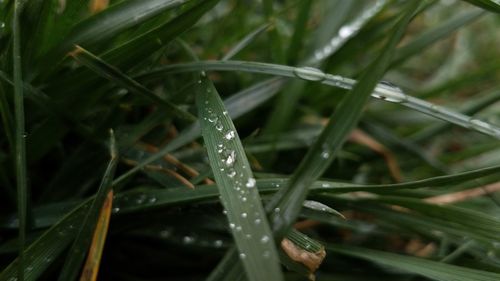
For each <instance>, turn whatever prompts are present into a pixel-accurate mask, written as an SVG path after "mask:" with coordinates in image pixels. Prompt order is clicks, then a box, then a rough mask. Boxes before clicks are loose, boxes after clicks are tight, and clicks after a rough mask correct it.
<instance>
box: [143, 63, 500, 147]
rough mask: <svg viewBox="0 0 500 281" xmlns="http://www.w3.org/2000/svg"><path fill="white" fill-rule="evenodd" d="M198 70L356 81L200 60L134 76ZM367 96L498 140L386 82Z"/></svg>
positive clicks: (490, 130) (491, 131)
mask: <svg viewBox="0 0 500 281" xmlns="http://www.w3.org/2000/svg"><path fill="white" fill-rule="evenodd" d="M200 70H204V71H209V70H219V71H244V72H251V73H262V74H269V75H277V76H284V77H292V78H297V79H303V80H307V81H313V82H319V83H322V84H325V85H329V86H333V87H338V88H343V89H349V90H350V89H352V88H353V87H354V86H355V85H356V83H357V81H356V80H353V79H350V78H346V77H342V76H338V75H331V74H326V73H324V72H322V71H321V70H319V69H316V68H311V67H292V66H285V65H277V64H269V63H259V62H246V61H202V62H193V63H185V64H177V65H169V66H166V67H162V68H158V69H156V70H154V71H152V72H148V73H145V74H142V75H141V76H140V77H138V79H139V80H141V79H145V80H149V79H152V80H154V79H159V78H160V77H162V75H165V74H167V73H182V72H190V71H200ZM371 96H372V97H374V98H377V99H380V100H383V101H387V102H392V103H397V104H401V105H403V106H406V107H408V108H411V109H414V110H416V111H419V112H422V113H424V114H427V115H429V116H432V117H434V118H438V119H441V120H444V121H447V122H450V123H453V124H455V125H458V126H461V127H464V128H467V129H470V130H474V131H477V132H480V133H483V134H486V135H489V136H492V137H494V138H499V139H500V128H499V127H498V126H495V125H492V124H489V123H487V122H485V121H482V120H479V119H476V118H473V117H470V116H467V115H464V114H461V113H458V112H456V111H453V110H450V109H448V108H446V107H443V106H438V105H435V104H433V103H430V102H427V101H424V100H421V99H418V98H415V97H412V96H409V95H406V94H405V93H404V92H403V91H402V90H401V89H400V88H398V87H396V86H392V85H388V84H387V83H379V84H378V85H377V87H376V88H375V89H374V91H373V93H372V94H371Z"/></svg>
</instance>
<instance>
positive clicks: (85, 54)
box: [71, 46, 196, 121]
mask: <svg viewBox="0 0 500 281" xmlns="http://www.w3.org/2000/svg"><path fill="white" fill-rule="evenodd" d="M71 56H72V57H73V58H74V59H75V60H77V61H78V62H80V63H81V64H83V65H85V66H87V67H88V68H90V69H91V70H92V71H94V72H95V73H97V74H98V75H100V76H102V77H104V78H106V79H109V80H110V81H112V82H114V83H116V84H118V85H120V86H121V87H124V88H125V89H127V90H129V91H131V92H133V93H137V94H141V95H143V96H145V97H147V98H148V99H149V100H151V101H152V102H154V103H156V104H158V105H159V106H161V107H162V108H163V110H166V111H167V112H171V113H172V114H173V115H177V116H179V117H181V118H183V119H186V120H189V121H194V120H195V119H196V117H194V116H193V115H192V114H191V113H189V112H187V111H185V110H182V109H180V108H179V107H178V106H176V105H175V104H173V103H172V102H170V101H168V100H164V99H162V98H160V97H159V96H158V95H156V94H155V93H153V91H151V90H149V89H148V88H146V87H144V86H143V85H141V84H140V83H139V82H137V81H135V80H134V79H132V78H130V77H129V76H128V75H126V74H125V73H123V72H121V71H120V70H119V69H117V68H116V67H114V66H112V65H109V64H108V63H107V62H105V61H104V60H102V59H100V58H99V57H97V56H95V55H94V54H92V53H90V52H89V51H87V50H85V49H84V48H82V47H80V46H76V49H75V51H73V52H72V53H71Z"/></svg>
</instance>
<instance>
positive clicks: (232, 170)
mask: <svg viewBox="0 0 500 281" xmlns="http://www.w3.org/2000/svg"><path fill="white" fill-rule="evenodd" d="M227 176H228V177H230V178H234V176H236V170H235V169H233V168H231V169H229V172H227Z"/></svg>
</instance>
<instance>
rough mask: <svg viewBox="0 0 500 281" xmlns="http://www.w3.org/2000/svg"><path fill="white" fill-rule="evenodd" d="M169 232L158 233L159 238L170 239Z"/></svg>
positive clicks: (166, 230)
mask: <svg viewBox="0 0 500 281" xmlns="http://www.w3.org/2000/svg"><path fill="white" fill-rule="evenodd" d="M170 234H171V233H170V230H169V229H164V230H162V231H160V237H161V238H168V237H170Z"/></svg>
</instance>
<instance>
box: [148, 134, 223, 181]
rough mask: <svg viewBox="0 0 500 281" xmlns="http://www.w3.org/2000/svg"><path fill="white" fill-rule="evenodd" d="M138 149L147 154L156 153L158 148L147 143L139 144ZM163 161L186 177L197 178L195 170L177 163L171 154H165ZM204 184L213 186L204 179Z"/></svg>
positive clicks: (197, 173) (179, 162)
mask: <svg viewBox="0 0 500 281" xmlns="http://www.w3.org/2000/svg"><path fill="white" fill-rule="evenodd" d="M139 147H140V148H141V149H144V150H145V151H147V152H149V153H156V152H158V150H159V149H158V147H156V146H154V145H151V144H148V143H139ZM163 159H164V160H165V161H166V162H168V163H170V164H172V165H174V166H176V167H177V168H178V169H179V170H181V171H182V172H184V173H185V174H186V175H188V176H190V177H191V178H194V177H197V176H198V175H199V174H200V173H199V172H198V171H196V170H195V169H193V168H192V167H190V166H189V165H186V164H184V163H182V162H181V161H179V159H177V158H175V157H174V156H172V155H171V154H165V156H163ZM204 182H205V183H206V184H214V182H213V181H212V180H211V179H208V178H206V179H204Z"/></svg>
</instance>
